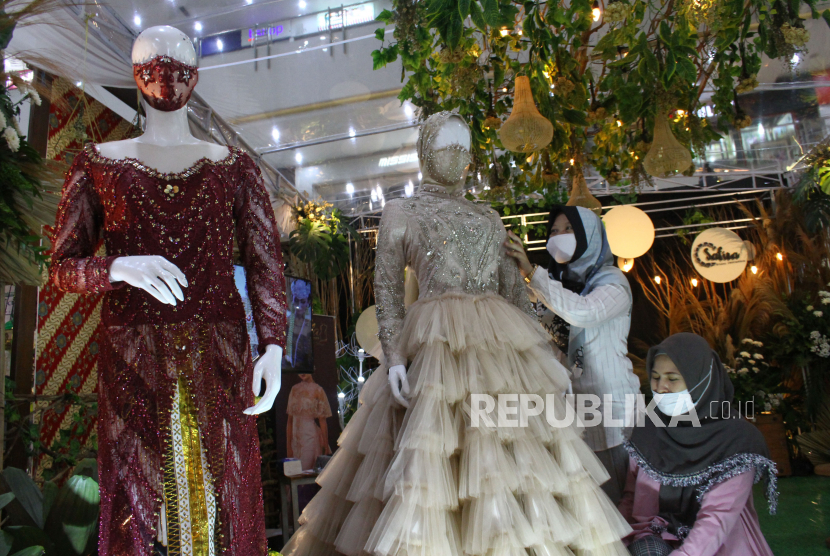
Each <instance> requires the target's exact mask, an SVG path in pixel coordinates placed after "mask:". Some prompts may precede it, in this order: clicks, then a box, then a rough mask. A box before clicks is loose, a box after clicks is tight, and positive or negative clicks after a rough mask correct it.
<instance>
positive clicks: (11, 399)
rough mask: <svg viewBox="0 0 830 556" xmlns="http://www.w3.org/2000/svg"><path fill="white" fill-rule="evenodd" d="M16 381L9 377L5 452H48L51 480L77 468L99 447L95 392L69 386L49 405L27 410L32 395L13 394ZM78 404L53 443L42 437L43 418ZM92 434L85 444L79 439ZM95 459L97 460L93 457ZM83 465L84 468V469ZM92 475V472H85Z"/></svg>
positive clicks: (48, 477)
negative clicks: (29, 397)
mask: <svg viewBox="0 0 830 556" xmlns="http://www.w3.org/2000/svg"><path fill="white" fill-rule="evenodd" d="M14 391H15V383H14V381H13V380H11V379H10V378H8V377H6V405H5V408H4V413H5V419H6V453H7V454H8V453H9V452H10V451H12V450H20V449H22V450H25V452H26V455H27V456H29V457H35V458H36V457H40V456H41V455H43V454H45V455H47V456H49V458H51V464H50V466H49V467H48V468H46V469H44V470H43V478H44V479H46V480H51V479H55V478H60V477H61V476H62V475H65V474H66V473H68V472H69V471H71V470H72V469H78V467H77V466H79V465H80V462H81V461H87V460H86V459H85V458H90V457H92V456H94V455H95V453H96V451H97V449H98V436H97V434H96V433H95V427H94V422H95V419H97V417H98V403H97V401H95V395H94V394H92V395H90V394H77V393H75V392H74V391H72V390H68V391H67V392H65V393H64V394H62V395H61V396H56V397H54V399H52V400H51V401H50V402H49V403H48V404H47V405H45V406H39V407H37V408H35V411H34V412H33V413H29V412H28V408H29V406H30V404H31V401H30V400H29V399H18V398H17V396H15V394H14ZM67 406H70V407H73V408H76V410H74V411H72V412H71V415H72V418H71V421H70V422H69V423H68V425H67V426H66V427H63V428H61V429H60V430H59V431H58V434H57V437H56V438H55V439H54V440H53V441H52V443H51V444H48V445H47V444H44V443H43V442H42V441H41V434H40V428H41V424H42V423H43V420H44V418H48V417H49V416H51V417H54V415H55V414H56V413H57V414H61V413H62V412H63V411H64V409H65V408H66V407H67ZM23 411H25V414H24V413H23ZM87 435H89V440H88V441H87V442H86V443H85V444H82V443H81V441H80V440H79V439H81V438H84V437H85V436H87ZM93 461H94V460H93ZM83 469H84V468H82V470H83ZM85 473H86V474H87V475H90V472H85Z"/></svg>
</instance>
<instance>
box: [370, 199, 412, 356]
mask: <svg viewBox="0 0 830 556" xmlns="http://www.w3.org/2000/svg"><path fill="white" fill-rule="evenodd" d="M406 221H407V215H406V214H405V213H404V212H403V210H402V209H401V207H400V204H399V203H397V202H395V201H390V202H389V203H387V204H386V208H384V209H383V216H382V217H381V220H380V230H379V231H378V245H377V256H376V258H375V299H376V300H377V317H378V329H379V334H378V336H379V337H380V343H381V345H382V346H383V355H384V357H385V358H386V363H387V364H388V365H389V368H390V370H391V369H392V368H393V367H395V366H401V367H403V366H404V365H405V364H406V355H405V354H403V353H400V350H399V346H398V337H399V335H400V332H401V330H402V329H403V319H404V317H405V316H406V308H405V304H404V297H405V288H406V286H405V273H404V269H405V268H406V254H405V249H406V245H405V244H406V241H405V239H406V230H407V225H406Z"/></svg>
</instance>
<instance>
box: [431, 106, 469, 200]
mask: <svg viewBox="0 0 830 556" xmlns="http://www.w3.org/2000/svg"><path fill="white" fill-rule="evenodd" d="M470 145H471V139H470V128H469V127H467V123H466V122H465V121H464V119H463V118H462V117H461V116H459V115H458V114H451V113H450V112H440V113H438V114H433V115H432V116H430V117H429V118H428V119H427V121H426V122H424V124H423V126H422V127H421V134H420V136H419V137H418V160H419V162H420V166H421V173H422V174H423V177H424V183H433V184H437V185H441V186H443V187H445V188H447V191H448V192H450V193H454V192H457V191H458V190H459V189H460V188H461V187H463V186H464V183H465V182H466V180H467V172H468V171H469V169H470Z"/></svg>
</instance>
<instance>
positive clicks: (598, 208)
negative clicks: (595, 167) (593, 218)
mask: <svg viewBox="0 0 830 556" xmlns="http://www.w3.org/2000/svg"><path fill="white" fill-rule="evenodd" d="M571 180H572V185H571V196H570V197H569V198H568V202H567V203H565V204H566V205H568V206H569V207H585V208H586V209H590V210H592V211H593V212H594V213H595V214H596V215H597V216H599V215H600V214H601V213H602V203H600V202H599V199H597V198H596V197H594V196H593V195H591V190H590V189H588V184H587V183H585V174H583V173H582V168H579V167H576V168H574V169H573V171H572V172H571Z"/></svg>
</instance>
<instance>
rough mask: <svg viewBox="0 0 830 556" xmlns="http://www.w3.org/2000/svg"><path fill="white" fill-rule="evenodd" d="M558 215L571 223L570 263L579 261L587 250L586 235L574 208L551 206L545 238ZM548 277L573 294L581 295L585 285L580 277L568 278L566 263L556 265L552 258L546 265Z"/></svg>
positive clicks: (577, 212) (577, 211)
mask: <svg viewBox="0 0 830 556" xmlns="http://www.w3.org/2000/svg"><path fill="white" fill-rule="evenodd" d="M560 214H564V215H565V216H566V217H567V218H568V221H569V222H570V223H571V228H573V231H574V237H575V238H576V251H574V254H573V257H571V261H576V260H579V258H580V257H581V256H582V255H584V254H585V251H586V250H587V249H588V235H587V234H586V233H585V226H584V225H583V224H582V218H581V217H580V216H579V210H578V209H577V208H576V207H569V206H567V205H553V209H551V211H550V215H548V235H547V237H548V238H550V231H551V229H552V228H553V222H554V220H556V217H557V216H559V215H560ZM548 275H549V276H550V277H551V278H553V279H554V280H557V281H559V282H562V285H563V286H564V287H565V289H568V290H570V291H572V292H575V293H581V292H582V290H583V288H584V287H585V283H584V282H583V281H582V280H580V277H576V276H574V277H571V276H568V263H564V264H563V263H558V262H556V260H555V259H554V258H553V257H551V258H550V262H549V263H548Z"/></svg>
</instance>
